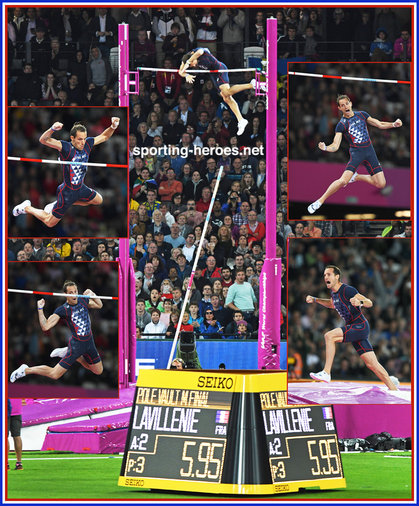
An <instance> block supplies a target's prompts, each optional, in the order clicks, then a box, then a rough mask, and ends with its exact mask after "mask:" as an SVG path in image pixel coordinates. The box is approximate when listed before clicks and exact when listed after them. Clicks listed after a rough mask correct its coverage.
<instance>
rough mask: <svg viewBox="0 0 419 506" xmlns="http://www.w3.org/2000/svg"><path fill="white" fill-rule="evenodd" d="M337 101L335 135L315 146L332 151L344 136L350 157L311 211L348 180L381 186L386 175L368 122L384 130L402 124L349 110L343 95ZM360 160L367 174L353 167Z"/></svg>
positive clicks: (349, 105)
mask: <svg viewBox="0 0 419 506" xmlns="http://www.w3.org/2000/svg"><path fill="white" fill-rule="evenodd" d="M337 104H338V109H339V111H340V112H341V113H342V118H341V119H340V121H339V123H338V124H337V125H336V129H335V137H334V139H333V142H332V144H329V145H328V146H326V144H325V143H324V142H319V149H321V150H322V151H327V152H330V153H334V152H336V151H337V150H338V149H339V147H340V143H341V142H342V136H344V137H345V138H346V140H347V141H348V143H349V154H350V159H349V162H348V164H347V165H346V168H345V170H344V172H343V174H342V176H341V177H340V178H339V179H336V181H333V183H332V184H331V185H330V186H329V187H328V188H327V190H326V192H325V193H324V194H323V195H322V196H321V197H320V198H319V199H317V200H316V201H315V202H313V203H312V204H310V205H309V206H308V212H309V213H310V214H313V213H315V212H316V211H317V210H318V209H319V208H320V206H321V205H322V204H324V202H325V200H326V199H328V198H329V197H330V196H331V195H333V194H334V193H336V192H337V191H338V190H340V189H341V188H344V187H345V186H346V185H347V184H349V183H354V182H355V181H363V182H364V183H368V184H371V185H372V186H375V187H376V188H379V189H380V190H382V189H384V188H385V186H386V178H385V177H384V172H383V169H382V168H381V165H380V162H379V161H378V158H377V155H376V154H375V150H374V148H373V146H372V143H371V139H370V136H369V133H368V125H371V126H374V127H377V128H379V129H380V130H388V129H389V128H399V127H401V126H402V124H403V123H402V121H401V120H400V119H396V121H394V122H393V123H391V122H389V121H379V120H378V119H375V118H372V117H371V116H370V115H369V114H368V113H367V112H365V111H353V110H352V102H351V100H350V98H349V97H348V96H347V95H339V96H338V98H337ZM362 164H363V165H364V166H365V168H366V169H367V171H368V174H369V175H368V176H367V175H363V174H358V173H357V172H356V171H357V168H358V167H359V166H360V165H362Z"/></svg>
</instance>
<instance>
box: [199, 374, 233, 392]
mask: <svg viewBox="0 0 419 506" xmlns="http://www.w3.org/2000/svg"><path fill="white" fill-rule="evenodd" d="M233 383H234V382H233V378H225V377H223V376H199V378H198V387H199V388H221V389H223V390H230V389H231V388H233Z"/></svg>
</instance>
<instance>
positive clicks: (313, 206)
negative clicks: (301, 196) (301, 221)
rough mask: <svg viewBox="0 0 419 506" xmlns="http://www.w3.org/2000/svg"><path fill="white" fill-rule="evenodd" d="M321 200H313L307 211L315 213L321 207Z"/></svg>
mask: <svg viewBox="0 0 419 506" xmlns="http://www.w3.org/2000/svg"><path fill="white" fill-rule="evenodd" d="M321 205H322V204H321V202H319V201H318V200H316V202H313V203H312V204H310V205H309V206H308V207H307V211H308V212H309V213H310V214H313V213H315V212H316V211H317V210H318V209H320V207H321Z"/></svg>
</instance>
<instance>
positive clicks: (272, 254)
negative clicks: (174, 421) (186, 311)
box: [258, 18, 281, 369]
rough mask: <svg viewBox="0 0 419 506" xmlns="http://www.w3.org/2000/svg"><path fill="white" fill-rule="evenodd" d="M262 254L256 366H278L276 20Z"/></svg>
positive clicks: (270, 51) (269, 72) (270, 42)
mask: <svg viewBox="0 0 419 506" xmlns="http://www.w3.org/2000/svg"><path fill="white" fill-rule="evenodd" d="M266 49H267V69H266V80H267V93H266V258H265V262H264V264H263V269H262V273H261V275H260V280H259V338H258V368H259V369H279V352H280V345H281V321H280V319H281V259H280V258H276V199H277V171H276V166H277V152H276V145H277V142H276V137H277V99H276V97H277V72H278V71H277V66H278V65H277V20H276V19H272V18H271V19H268V20H267V44H266Z"/></svg>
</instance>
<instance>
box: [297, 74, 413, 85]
mask: <svg viewBox="0 0 419 506" xmlns="http://www.w3.org/2000/svg"><path fill="white" fill-rule="evenodd" d="M288 74H289V75H291V76H305V77H319V78H324V79H344V80H347V81H369V82H372V83H391V84H411V83H410V81H398V80H396V79H373V78H370V77H350V76H331V75H328V74H308V73H306V72H288Z"/></svg>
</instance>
